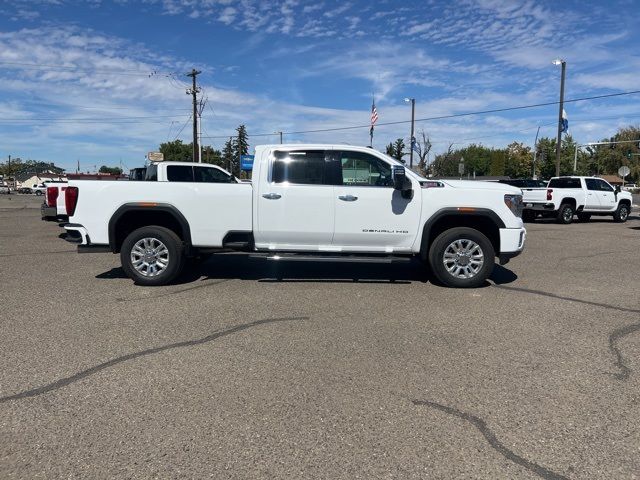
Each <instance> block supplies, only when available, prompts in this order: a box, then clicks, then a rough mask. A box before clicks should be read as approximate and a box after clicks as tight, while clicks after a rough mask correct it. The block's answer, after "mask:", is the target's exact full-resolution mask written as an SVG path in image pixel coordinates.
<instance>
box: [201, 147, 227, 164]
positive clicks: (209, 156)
mask: <svg viewBox="0 0 640 480" xmlns="http://www.w3.org/2000/svg"><path fill="white" fill-rule="evenodd" d="M201 160H202V163H211V164H213V165H218V166H220V167H223V168H224V167H225V165H224V161H223V160H222V152H220V150H216V149H215V148H212V147H210V146H209V145H207V146H204V147H202V157H201Z"/></svg>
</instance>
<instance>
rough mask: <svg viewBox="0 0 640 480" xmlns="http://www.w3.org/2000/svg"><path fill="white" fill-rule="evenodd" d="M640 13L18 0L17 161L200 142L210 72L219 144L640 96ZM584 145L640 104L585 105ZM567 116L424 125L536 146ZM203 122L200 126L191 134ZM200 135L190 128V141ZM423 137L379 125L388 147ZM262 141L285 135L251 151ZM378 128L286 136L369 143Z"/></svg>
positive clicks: (0, 126) (628, 4) (581, 115)
mask: <svg viewBox="0 0 640 480" xmlns="http://www.w3.org/2000/svg"><path fill="white" fill-rule="evenodd" d="M638 11H640V2H638V0H619V1H611V2H605V1H600V2H589V1H587V2H584V1H564V2H557V1H554V2H550V1H549V2H542V1H525V2H511V1H508V0H507V1H500V0H465V1H461V2H456V1H454V2H439V1H431V0H427V1H415V2H412V1H378V2H371V1H362V0H353V1H340V2H337V1H328V0H327V1H323V0H319V1H318V0H313V1H306V0H285V1H283V2H275V1H265V2H263V1H259V0H240V1H234V0H200V1H197V0H139V1H127V0H117V1H112V2H110V1H106V0H86V1H80V0H8V1H0V158H2V159H3V160H4V159H6V158H7V155H9V154H10V155H12V156H14V157H22V158H36V159H41V160H47V161H54V162H56V164H59V165H61V166H63V167H65V168H68V169H75V165H76V161H77V160H79V161H80V163H81V166H82V169H83V170H88V169H89V170H90V169H93V165H97V166H100V165H102V164H107V165H117V164H118V163H119V162H120V161H122V162H123V164H124V165H126V166H128V167H133V166H138V165H141V164H142V163H143V162H144V155H145V154H146V152H148V151H150V150H155V149H157V146H158V144H159V143H160V142H164V141H167V140H173V139H174V138H181V139H183V140H185V141H187V142H189V141H190V135H191V129H190V124H189V123H188V119H189V114H190V111H189V109H190V103H189V102H190V97H189V96H187V95H186V94H185V91H184V84H185V82H187V81H188V80H189V79H188V78H187V77H185V76H184V74H185V73H186V72H187V71H189V70H190V69H191V68H192V67H193V66H195V67H196V68H198V69H200V70H202V72H203V73H202V75H200V76H199V81H200V82H201V84H202V86H203V95H204V97H205V98H206V99H207V106H206V107H205V110H204V112H203V120H202V130H203V133H202V134H203V136H206V137H216V138H206V139H204V143H210V144H212V145H214V146H215V147H217V148H220V147H221V146H222V145H223V143H224V139H223V138H217V137H224V136H227V135H230V134H233V132H234V129H235V127H236V126H237V125H238V124H240V123H244V124H246V125H247V128H248V131H249V134H250V135H251V134H258V133H260V134H264V133H271V132H276V131H284V132H294V131H306V130H315V129H323V128H332V127H341V126H352V125H365V124H367V123H368V122H369V115H370V107H371V96H372V94H373V95H375V98H376V104H377V107H378V113H379V122H380V123H382V122H396V121H402V120H408V119H409V118H410V107H409V106H408V105H407V104H406V103H404V101H403V99H404V98H405V97H414V98H415V99H416V117H417V118H427V117H434V116H440V115H448V114H456V113H464V112H470V111H478V110H487V109H494V108H504V107H510V106H518V105H527V104H535V103H541V102H549V101H556V100H557V99H558V91H559V80H560V69H559V67H556V66H554V65H552V64H551V61H552V60H553V59H554V58H556V57H562V58H564V59H565V60H566V61H567V85H566V98H569V99H570V98H577V97H583V96H592V95H599V94H607V93H616V92H624V91H630V90H640V74H639V73H638V72H640V33H638V32H640V30H639V29H638V22H637V15H636V14H637V12H638ZM566 111H567V113H568V116H569V125H570V133H571V134H573V135H574V137H576V138H577V139H578V141H580V142H587V141H594V140H598V139H601V138H603V137H608V136H610V135H611V134H613V133H614V132H615V130H616V129H617V128H618V127H619V126H623V125H629V124H634V125H638V124H639V123H640V95H629V96H624V97H617V98H610V99H603V100H597V101H589V102H579V103H573V104H569V105H567V107H566ZM556 118H557V107H556V106H548V107H542V108H536V109H530V110H517V111H514V112H507V113H500V114H491V115H480V116H470V117H460V118H457V119H448V120H437V121H427V122H418V123H417V126H416V128H417V130H418V131H419V130H422V129H424V130H425V131H426V132H427V133H428V134H429V135H430V137H431V139H432V141H433V143H434V152H435V153H437V152H440V151H443V150H446V148H447V147H448V145H449V144H450V143H452V142H455V143H456V145H455V146H463V145H466V144H469V143H474V142H475V143H483V144H485V145H489V146H504V145H506V144H508V143H510V142H511V141H513V140H517V141H522V142H525V143H526V144H529V145H532V144H533V141H534V137H535V133H536V129H537V127H538V126H540V125H541V126H542V128H541V132H540V134H541V135H544V136H554V129H555V122H556ZM185 125H186V126H185ZM183 127H184V128H183ZM398 137H404V138H405V139H407V141H408V137H409V125H408V124H399V125H393V126H379V127H378V128H376V131H375V137H374V146H376V147H377V148H379V149H384V145H386V144H387V143H389V141H392V140H394V139H395V138H398ZM250 140H251V143H252V145H256V144H260V143H274V142H276V141H277V137H276V136H275V135H274V136H261V137H253V138H251V139H250ZM368 140H369V139H368V130H367V129H366V128H362V129H351V130H344V131H334V132H326V133H309V134H292V135H285V141H290V142H336V143H341V142H345V143H351V144H367V143H368Z"/></svg>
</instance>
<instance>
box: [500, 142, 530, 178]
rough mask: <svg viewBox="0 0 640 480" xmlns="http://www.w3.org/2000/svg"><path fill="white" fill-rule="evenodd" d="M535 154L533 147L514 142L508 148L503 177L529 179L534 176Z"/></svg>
mask: <svg viewBox="0 0 640 480" xmlns="http://www.w3.org/2000/svg"><path fill="white" fill-rule="evenodd" d="M532 166H533V153H532V152H531V147H529V146H525V145H524V144H523V143H518V142H513V143H511V144H509V145H508V146H507V149H506V162H505V168H504V173H503V175H507V176H508V177H511V178H529V177H531V175H532V174H533V172H532Z"/></svg>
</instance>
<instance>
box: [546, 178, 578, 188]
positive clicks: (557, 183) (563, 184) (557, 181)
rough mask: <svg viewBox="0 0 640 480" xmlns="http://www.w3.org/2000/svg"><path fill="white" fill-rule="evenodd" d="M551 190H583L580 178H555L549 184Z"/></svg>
mask: <svg viewBox="0 0 640 480" xmlns="http://www.w3.org/2000/svg"><path fill="white" fill-rule="evenodd" d="M549 188H582V186H581V185H580V179H579V178H554V179H552V180H551V181H550V182H549Z"/></svg>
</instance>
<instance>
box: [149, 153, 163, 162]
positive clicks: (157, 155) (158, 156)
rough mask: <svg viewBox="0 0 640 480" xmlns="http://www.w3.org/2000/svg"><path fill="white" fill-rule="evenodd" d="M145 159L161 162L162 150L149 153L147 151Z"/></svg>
mask: <svg viewBox="0 0 640 480" xmlns="http://www.w3.org/2000/svg"><path fill="white" fill-rule="evenodd" d="M147 159H148V160H149V161H150V162H162V161H163V160H164V153H162V152H149V153H147Z"/></svg>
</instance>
